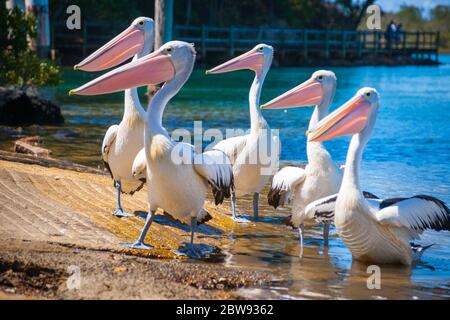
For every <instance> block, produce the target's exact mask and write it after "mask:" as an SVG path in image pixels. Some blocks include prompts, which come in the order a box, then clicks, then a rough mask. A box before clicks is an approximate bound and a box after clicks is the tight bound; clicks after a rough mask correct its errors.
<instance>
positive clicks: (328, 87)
mask: <svg viewBox="0 0 450 320" xmlns="http://www.w3.org/2000/svg"><path fill="white" fill-rule="evenodd" d="M335 90H336V75H335V74H334V72H332V71H327V70H319V71H316V72H314V73H313V74H312V76H311V78H309V79H308V80H306V81H305V82H303V83H301V84H299V85H298V86H296V87H295V88H293V89H291V90H289V91H287V92H285V93H283V94H282V95H280V96H278V97H276V98H274V99H272V100H271V101H269V102H267V103H266V104H264V105H262V106H261V109H287V108H297V107H307V106H320V105H322V102H323V101H324V100H325V99H328V101H331V99H332V98H333V96H334V92H335Z"/></svg>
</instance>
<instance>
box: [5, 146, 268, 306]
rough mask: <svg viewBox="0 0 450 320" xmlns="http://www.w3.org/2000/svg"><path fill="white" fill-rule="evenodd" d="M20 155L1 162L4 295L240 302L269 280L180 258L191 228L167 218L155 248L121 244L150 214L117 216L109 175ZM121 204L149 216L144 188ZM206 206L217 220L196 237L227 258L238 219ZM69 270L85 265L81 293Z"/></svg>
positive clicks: (158, 226) (154, 233)
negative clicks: (241, 291)
mask: <svg viewBox="0 0 450 320" xmlns="http://www.w3.org/2000/svg"><path fill="white" fill-rule="evenodd" d="M14 157H15V156H14V155H11V154H6V153H2V157H1V158H3V159H6V158H8V159H9V160H13V159H14ZM16 160H17V161H20V162H17V161H5V160H0V189H1V190H2V192H1V193H0V219H1V221H2V223H1V224H0V240H1V243H2V244H1V245H0V292H1V293H0V298H28V297H30V298H51V299H53V298H56V299H60V298H62V299H81V298H83V299H84V298H98V299H110V298H117V299H119V298H122V299H140V298H147V299H167V298H172V299H173V298H175V299H183V298H186V299H198V298H205V299H230V298H239V295H238V294H237V293H236V289H238V288H241V287H248V286H253V285H260V284H262V282H268V281H270V280H271V276H270V275H269V274H268V273H265V272H258V271H251V270H245V268H235V267H225V266H221V265H218V264H212V263H208V261H205V262H203V261H202V262H198V261H191V260H186V259H183V258H182V257H181V258H180V257H179V256H177V255H175V254H174V252H173V250H174V249H177V248H178V246H179V245H180V244H182V243H183V242H186V241H188V239H189V227H188V226H185V225H183V224H181V223H178V222H176V221H173V220H171V219H169V218H167V217H165V216H163V215H159V216H157V219H155V223H154V224H153V225H152V227H151V229H150V232H149V233H148V235H147V238H146V242H147V243H148V244H151V245H153V246H154V247H155V249H154V250H150V251H142V250H139V251H138V250H129V249H125V248H123V247H120V246H118V243H119V242H130V241H133V240H135V239H136V238H137V236H138V234H139V232H140V229H141V228H142V226H143V223H144V219H142V218H141V217H138V216H136V217H133V218H129V219H119V218H116V217H113V216H112V215H111V212H112V211H113V209H114V205H115V192H114V188H113V186H112V182H111V179H110V178H109V177H108V176H106V175H104V174H103V172H101V171H100V172H96V173H92V172H95V170H94V171H92V170H86V171H91V173H85V172H82V171H84V169H83V167H79V166H77V167H76V168H74V167H72V166H71V164H70V163H67V162H66V163H62V162H58V161H56V162H57V163H58V166H59V168H55V167H53V166H52V163H53V162H52V160H49V162H46V163H45V164H44V166H42V165H37V164H32V163H33V162H35V163H37V162H39V161H37V160H34V159H33V158H31V157H19V158H17V159H16ZM24 162H25V163H24ZM56 162H55V163H53V164H56ZM41 164H42V163H41ZM65 166H67V167H68V168H71V169H72V170H68V169H63V168H64V167H65ZM73 169H75V170H77V171H74V170H73ZM123 200H124V201H123V205H124V208H125V209H127V210H129V211H130V212H134V213H135V214H136V215H139V214H143V213H145V208H146V201H145V200H146V192H145V190H144V191H143V192H139V193H137V194H135V195H134V196H132V197H131V196H124V199H123ZM205 208H206V210H207V211H208V212H209V213H210V214H211V215H212V216H213V217H214V219H213V220H211V221H210V222H208V225H203V226H201V227H200V228H199V230H198V231H199V232H198V233H197V235H196V240H195V241H196V242H197V243H202V244H207V245H209V246H211V247H215V248H217V253H216V254H214V255H212V256H211V257H210V258H211V259H212V260H217V259H222V258H223V256H222V254H221V252H220V249H219V248H220V247H221V246H222V245H223V242H224V241H226V239H227V233H228V232H230V230H231V229H232V228H233V226H234V222H232V221H231V220H230V219H229V216H228V214H229V212H228V211H227V209H226V208H225V207H217V208H216V207H214V206H213V205H211V203H207V204H206V206H205ZM70 266H75V267H76V268H77V270H79V274H80V279H81V282H80V283H81V287H80V289H76V288H75V289H69V288H68V285H67V281H68V279H69V281H70V277H71V275H72V274H73V270H72V269H68V268H69V267H70ZM71 270H72V271H71ZM69 286H70V285H69Z"/></svg>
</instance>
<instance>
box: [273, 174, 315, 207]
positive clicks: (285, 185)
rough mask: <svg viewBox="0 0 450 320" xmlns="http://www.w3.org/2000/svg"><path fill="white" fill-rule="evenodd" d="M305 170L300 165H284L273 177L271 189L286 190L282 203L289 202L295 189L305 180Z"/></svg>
mask: <svg viewBox="0 0 450 320" xmlns="http://www.w3.org/2000/svg"><path fill="white" fill-rule="evenodd" d="M305 177H306V173H305V170H304V169H302V168H298V167H284V168H283V169H281V170H280V171H278V173H277V174H276V175H275V176H274V177H273V180H272V187H271V189H277V190H281V191H283V192H285V195H284V198H283V199H281V201H280V205H281V206H283V205H285V204H288V203H289V202H290V201H291V199H292V196H293V192H294V191H295V189H296V188H297V187H298V186H299V185H300V184H302V183H303V181H304V180H305Z"/></svg>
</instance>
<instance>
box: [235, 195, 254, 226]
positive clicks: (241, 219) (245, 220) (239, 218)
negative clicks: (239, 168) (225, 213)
mask: <svg viewBox="0 0 450 320" xmlns="http://www.w3.org/2000/svg"><path fill="white" fill-rule="evenodd" d="M231 214H232V219H233V221H235V222H238V223H248V222H250V221H249V220H247V219H245V218H242V217H238V216H237V214H236V193H235V192H234V191H233V192H231Z"/></svg>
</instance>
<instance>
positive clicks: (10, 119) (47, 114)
mask: <svg viewBox="0 0 450 320" xmlns="http://www.w3.org/2000/svg"><path fill="white" fill-rule="evenodd" d="M63 123H64V117H63V116H62V114H61V110H60V108H59V107H58V106H56V105H55V104H53V103H52V102H50V101H48V100H45V99H42V98H40V97H38V96H34V95H28V94H26V93H25V92H24V91H22V90H18V89H5V88H0V124H2V125H7V126H30V125H33V124H39V125H61V124H63Z"/></svg>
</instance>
